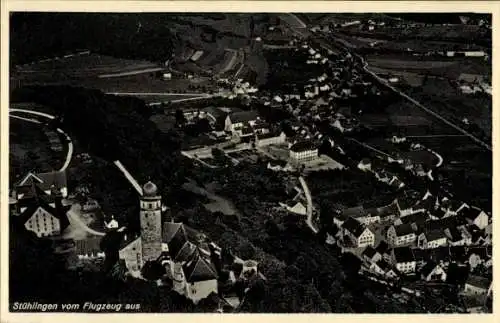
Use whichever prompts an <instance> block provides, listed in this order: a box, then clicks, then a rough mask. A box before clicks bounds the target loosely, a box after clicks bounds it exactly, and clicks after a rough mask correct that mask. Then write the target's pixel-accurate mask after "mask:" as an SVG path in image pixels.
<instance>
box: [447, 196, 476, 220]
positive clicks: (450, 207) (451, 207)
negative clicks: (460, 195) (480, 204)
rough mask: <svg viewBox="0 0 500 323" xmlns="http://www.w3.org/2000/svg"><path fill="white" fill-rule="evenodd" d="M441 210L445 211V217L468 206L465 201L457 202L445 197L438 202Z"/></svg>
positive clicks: (455, 213)
mask: <svg viewBox="0 0 500 323" xmlns="http://www.w3.org/2000/svg"><path fill="white" fill-rule="evenodd" d="M440 207H441V210H443V211H445V212H446V217H448V216H455V215H457V214H459V213H460V212H462V211H463V210H465V209H468V208H470V206H469V205H468V204H467V203H464V202H459V201H456V200H451V199H447V200H445V201H441V203H440Z"/></svg>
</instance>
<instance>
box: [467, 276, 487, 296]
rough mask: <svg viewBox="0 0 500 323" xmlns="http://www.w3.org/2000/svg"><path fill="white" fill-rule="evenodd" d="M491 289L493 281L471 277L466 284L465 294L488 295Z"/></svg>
mask: <svg viewBox="0 0 500 323" xmlns="http://www.w3.org/2000/svg"><path fill="white" fill-rule="evenodd" d="M490 288H491V280H490V279H488V278H486V277H481V276H476V275H469V277H468V278H467V280H466V282H465V286H464V290H463V292H464V294H466V295H486V294H488V291H489V290H490Z"/></svg>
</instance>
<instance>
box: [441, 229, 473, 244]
mask: <svg viewBox="0 0 500 323" xmlns="http://www.w3.org/2000/svg"><path fill="white" fill-rule="evenodd" d="M444 232H445V234H446V236H447V237H448V243H449V244H450V245H451V246H467V245H470V244H472V235H471V234H470V233H469V232H468V231H467V230H466V229H465V228H464V227H448V228H446V229H445V230H444Z"/></svg>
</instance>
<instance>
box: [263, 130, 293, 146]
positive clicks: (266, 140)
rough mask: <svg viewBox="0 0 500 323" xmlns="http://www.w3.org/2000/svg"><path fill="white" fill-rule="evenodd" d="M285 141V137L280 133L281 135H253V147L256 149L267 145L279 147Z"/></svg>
mask: <svg viewBox="0 0 500 323" xmlns="http://www.w3.org/2000/svg"><path fill="white" fill-rule="evenodd" d="M285 141H286V135H285V133H284V132H283V131H282V132H281V133H279V134H277V133H272V132H270V133H267V134H258V133H257V134H256V135H255V145H256V146H257V147H263V146H269V145H281V144H284V143H285Z"/></svg>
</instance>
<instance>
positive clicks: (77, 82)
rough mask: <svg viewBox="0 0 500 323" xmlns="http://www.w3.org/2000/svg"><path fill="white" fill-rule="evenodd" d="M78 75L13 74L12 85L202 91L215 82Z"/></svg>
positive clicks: (149, 75)
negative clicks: (14, 79)
mask: <svg viewBox="0 0 500 323" xmlns="http://www.w3.org/2000/svg"><path fill="white" fill-rule="evenodd" d="M83 74H85V72H82V73H81V75H80V78H73V77H67V76H66V77H65V75H66V74H65V72H64V71H62V72H60V73H44V74H42V73H40V74H38V75H36V76H35V75H26V74H25V75H21V78H18V75H17V74H16V75H14V78H16V79H17V82H16V81H12V83H13V86H19V85H26V86H28V85H70V86H77V87H85V88H90V89H98V90H101V91H103V92H105V93H115V92H125V93H164V92H178V93H206V92H207V91H210V90H215V89H216V85H215V84H214V82H211V81H210V80H209V79H208V78H193V79H186V78H178V79H176V78H175V76H174V78H173V79H171V80H162V79H160V78H159V77H157V76H156V73H154V72H151V73H147V74H137V75H128V76H122V77H113V78H99V77H95V76H90V75H83Z"/></svg>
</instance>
